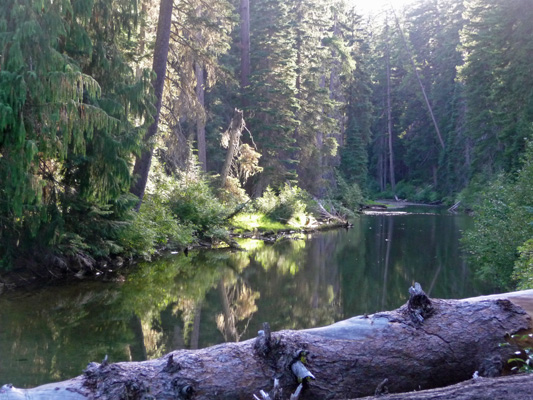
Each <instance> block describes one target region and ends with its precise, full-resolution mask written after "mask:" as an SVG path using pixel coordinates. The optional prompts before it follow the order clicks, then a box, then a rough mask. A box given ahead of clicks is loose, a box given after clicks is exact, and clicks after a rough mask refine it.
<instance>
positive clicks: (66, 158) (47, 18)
mask: <svg viewBox="0 0 533 400" xmlns="http://www.w3.org/2000/svg"><path fill="white" fill-rule="evenodd" d="M4 3H5V4H3V5H2V7H0V49H2V51H1V53H2V58H1V59H0V71H1V72H0V182H2V188H1V189H0V191H1V192H0V198H1V200H0V232H1V233H0V259H2V263H3V264H4V265H5V266H9V265H10V263H11V260H12V259H14V258H16V257H18V256H20V255H21V254H22V253H25V252H26V253H32V252H36V251H42V249H51V248H52V251H57V252H61V253H64V254H77V253H79V252H88V253H92V254H93V255H94V256H102V255H107V254H111V253H115V252H117V251H120V248H119V247H117V244H116V239H117V235H118V232H119V231H120V229H121V228H122V225H123V224H122V223H121V222H120V221H121V218H122V215H119V214H121V213H122V211H120V212H119V211H118V210H117V209H116V206H117V204H118V203H120V202H121V201H122V200H121V197H122V195H123V193H125V191H126V190H127V188H128V187H129V183H130V172H129V162H130V160H131V155H132V152H134V151H137V150H138V149H139V146H138V143H139V139H140V137H141V136H142V134H143V130H144V128H145V126H146V124H147V123H149V122H150V121H151V113H152V110H153V107H152V105H151V104H150V101H151V95H150V83H149V82H150V79H149V78H150V77H149V75H148V74H146V73H144V74H140V76H139V77H138V78H136V77H135V75H134V73H133V71H132V70H131V68H130V67H129V65H128V61H129V60H128V59H127V57H126V54H125V53H126V52H125V46H126V42H125V41H124V39H125V38H126V37H129V38H131V33H132V30H133V29H134V26H135V23H136V20H137V9H136V7H135V5H134V4H133V3H132V2H127V1H123V0H95V1H94V2H86V3H87V4H84V5H82V4H81V3H83V2H79V1H74V0H72V1H68V0H67V1H62V2H54V1H51V0H45V1H41V2H33V1H29V0H7V3H6V2H4ZM131 39H133V38H131ZM54 246H55V249H53V248H54Z"/></svg>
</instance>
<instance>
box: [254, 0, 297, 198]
mask: <svg viewBox="0 0 533 400" xmlns="http://www.w3.org/2000/svg"><path fill="white" fill-rule="evenodd" d="M291 18H292V15H290V3H287V2H285V1H281V0H265V1H253V2H252V3H251V4H250V19H251V22H250V25H251V57H250V58H251V64H252V65H251V67H252V72H251V76H250V85H249V86H248V90H246V91H245V94H244V95H245V96H246V97H247V101H249V104H250V105H249V106H248V107H247V109H245V112H246V114H247V115H248V118H247V121H248V127H249V129H250V130H251V131H252V132H253V133H254V137H255V140H256V143H257V145H258V147H259V152H260V153H261V154H262V158H261V161H262V162H261V166H262V167H263V168H264V169H263V173H262V174H261V175H260V177H259V180H258V182H256V184H255V190H256V193H261V192H262V191H263V190H264V189H265V188H266V187H267V186H268V185H274V186H277V185H280V184H281V183H282V182H284V181H285V180H286V179H293V180H294V179H295V178H296V171H295V163H296V159H295V152H296V151H297V144H296V143H295V139H294V137H293V133H294V131H295V129H296V126H297V120H296V118H295V113H296V110H297V107H298V102H297V98H296V93H297V91H296V70H295V62H296V52H295V39H294V35H292V34H291V31H290V25H291ZM246 114H245V115H246Z"/></svg>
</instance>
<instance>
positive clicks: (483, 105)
mask: <svg viewBox="0 0 533 400" xmlns="http://www.w3.org/2000/svg"><path fill="white" fill-rule="evenodd" d="M466 14H467V18H468V23H467V24H466V26H465V28H464V30H463V36H462V45H463V51H464V54H465V58H466V63H465V65H464V67H463V68H462V71H461V77H462V80H463V82H464V85H465V98H466V102H467V104H466V105H467V114H466V129H467V134H468V135H469V137H470V138H471V140H472V141H473V147H474V148H473V151H472V157H473V173H477V174H482V175H483V176H486V177H490V176H492V175H494V174H495V173H497V172H498V171H514V170H516V168H517V166H518V160H519V157H517V155H519V154H520V153H522V152H523V151H524V148H525V143H526V142H525V139H526V138H530V137H531V135H532V132H533V131H532V129H531V122H532V121H533V114H532V110H533V108H532V107H533V103H532V101H533V90H532V87H533V82H532V80H533V70H532V68H533V67H532V62H533V51H532V50H533V48H532V46H533V45H532V43H531V40H530V39H531V35H532V34H533V28H532V27H531V24H530V23H529V21H530V20H531V17H532V16H533V10H532V7H531V2H530V1H527V0H517V1H511V2H508V1H503V0H487V1H478V0H472V1H469V2H467V11H466Z"/></svg>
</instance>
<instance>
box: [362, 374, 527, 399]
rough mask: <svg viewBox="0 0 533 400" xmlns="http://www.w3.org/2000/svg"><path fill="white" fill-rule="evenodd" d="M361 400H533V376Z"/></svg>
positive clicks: (468, 382) (486, 379)
mask: <svg viewBox="0 0 533 400" xmlns="http://www.w3.org/2000/svg"><path fill="white" fill-rule="evenodd" d="M360 399H361V400H370V399H375V400H378V399H379V400H435V399H442V400H473V399H483V400H494V399H521V400H526V399H527V400H531V399H533V374H520V375H511V376H505V377H498V378H477V379H472V380H468V381H466V382H461V383H458V384H456V385H451V386H447V387H444V388H439V389H431V390H422V391H419V392H410V393H399V394H391V395H376V396H371V397H364V398H360Z"/></svg>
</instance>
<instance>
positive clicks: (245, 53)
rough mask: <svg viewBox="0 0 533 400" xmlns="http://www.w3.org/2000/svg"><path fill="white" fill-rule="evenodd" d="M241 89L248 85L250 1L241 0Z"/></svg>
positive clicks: (249, 69) (249, 68) (249, 70)
mask: <svg viewBox="0 0 533 400" xmlns="http://www.w3.org/2000/svg"><path fill="white" fill-rule="evenodd" d="M240 11H241V88H244V87H246V86H248V85H249V84H250V72H251V67H250V0H241V10H240Z"/></svg>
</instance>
